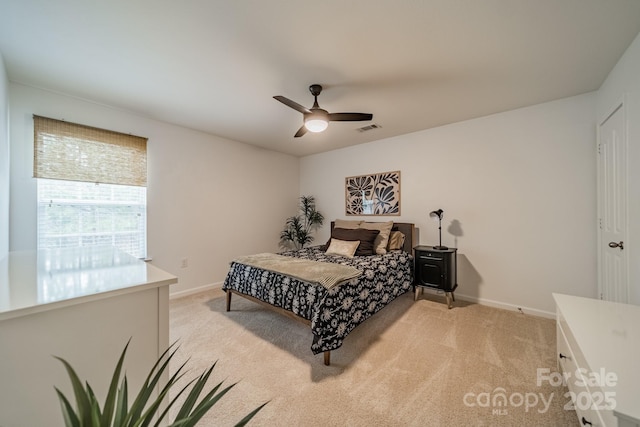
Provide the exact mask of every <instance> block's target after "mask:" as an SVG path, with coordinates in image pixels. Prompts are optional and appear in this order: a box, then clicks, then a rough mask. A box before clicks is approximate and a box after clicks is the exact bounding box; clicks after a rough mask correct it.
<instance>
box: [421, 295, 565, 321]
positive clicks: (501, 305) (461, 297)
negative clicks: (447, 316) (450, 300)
mask: <svg viewBox="0 0 640 427" xmlns="http://www.w3.org/2000/svg"><path fill="white" fill-rule="evenodd" d="M423 289H424V292H429V293H431V294H434V295H444V292H442V291H438V290H433V289H429V288H423ZM454 296H455V298H456V300H462V301H467V302H472V303H475V304H480V305H486V306H487V307H494V308H501V309H503V310H509V311H517V312H519V313H522V314H529V315H531V316H538V317H545V318H547V319H555V318H556V313H554V312H549V311H544V310H538V309H536V308H531V307H526V306H524V305H515V304H508V303H505V302H500V301H494V300H490V299H486V298H477V297H472V296H468V295H461V294H458V293H454ZM454 306H455V303H454Z"/></svg>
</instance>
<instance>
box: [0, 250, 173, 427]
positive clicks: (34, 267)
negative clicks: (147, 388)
mask: <svg viewBox="0 0 640 427" xmlns="http://www.w3.org/2000/svg"><path fill="white" fill-rule="evenodd" d="M176 281H177V279H176V278H175V277H174V276H172V275H170V274H168V273H166V272H164V271H162V270H160V269H158V268H155V267H154V266H152V265H149V264H147V263H144V262H142V261H140V260H138V259H135V258H133V257H131V256H129V255H127V254H123V253H121V252H118V251H117V250H114V249H112V248H103V249H99V250H98V249H90V250H81V251H78V250H67V251H39V252H14V253H10V254H9V257H8V258H6V259H4V260H2V261H0V426H2V427H18V426H62V425H64V422H63V421H64V420H63V418H62V412H61V410H60V404H59V401H58V397H57V396H56V393H55V390H54V386H56V387H58V388H59V389H61V390H62V391H63V392H64V393H65V394H66V395H67V397H68V398H70V399H71V400H72V401H73V392H72V389H71V386H70V383H69V379H68V377H67V374H66V372H65V370H64V367H63V366H62V364H61V363H60V362H59V361H57V360H56V359H54V358H53V355H56V356H60V357H63V358H64V359H66V360H67V361H68V362H70V363H71V365H72V366H73V367H74V369H76V371H77V373H78V375H79V376H80V377H81V379H82V380H87V381H88V382H89V383H90V384H91V386H92V388H93V389H94V391H95V392H96V395H97V397H98V399H99V401H100V402H101V403H102V402H103V401H104V393H106V390H107V389H108V387H109V379H110V377H111V374H112V373H113V369H114V367H115V365H116V363H117V361H118V357H119V355H120V353H121V352H122V349H123V348H124V345H125V344H126V342H127V341H128V340H129V338H131V344H130V346H129V350H128V352H127V357H126V359H125V369H126V371H127V379H128V380H129V390H130V392H137V390H138V388H139V386H140V385H141V384H142V383H143V382H144V379H145V377H146V375H147V373H148V372H149V369H150V368H151V366H153V363H154V362H155V361H156V360H157V359H158V357H159V356H160V354H161V353H162V352H163V351H164V350H165V349H166V348H167V346H168V344H169V285H170V284H172V283H176Z"/></svg>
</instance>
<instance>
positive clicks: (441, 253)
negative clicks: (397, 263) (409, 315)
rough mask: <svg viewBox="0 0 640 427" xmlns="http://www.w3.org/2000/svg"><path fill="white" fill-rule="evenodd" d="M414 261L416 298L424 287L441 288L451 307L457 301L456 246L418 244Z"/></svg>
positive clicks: (415, 298)
mask: <svg viewBox="0 0 640 427" xmlns="http://www.w3.org/2000/svg"><path fill="white" fill-rule="evenodd" d="M413 250H414V251H415V255H414V257H415V261H414V278H415V279H414V280H415V282H414V287H415V296H414V300H417V299H418V295H419V293H420V292H422V291H423V288H425V287H427V288H432V289H439V290H441V291H443V292H444V294H445V297H446V298H447V306H448V307H449V308H451V306H452V302H453V301H455V300H456V299H455V297H454V295H453V291H455V290H456V288H457V287H458V283H457V262H456V261H457V252H458V249H456V248H448V249H436V248H434V247H433V246H422V245H420V246H416V247H415V248H413Z"/></svg>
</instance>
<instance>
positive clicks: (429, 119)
mask: <svg viewBox="0 0 640 427" xmlns="http://www.w3.org/2000/svg"><path fill="white" fill-rule="evenodd" d="M639 31H640V1H638V0H401V1H398V0H323V1H308V0H199V1H196V0H182V1H179V0H105V1H87V0H0V52H1V53H2V56H3V57H4V61H5V66H6V68H7V72H8V75H9V79H10V80H11V81H13V82H17V83H22V84H26V85H33V86H37V87H41V88H45V89H50V90H54V91H58V92H62V93H66V94H70V95H73V96H77V97H80V98H85V99H89V100H92V101H97V102H99V103H104V104H107V105H111V106H115V107H118V108H123V109H126V110H130V111H133V112H136V113H138V114H142V115H144V116H147V117H151V118H155V119H158V120H162V121H166V122H170V123H175V124H178V125H182V126H185V127H189V128H193V129H198V130H201V131H204V132H208V133H211V134H215V135H219V136H222V137H226V138H229V139H232V140H236V141H241V142H246V143H248V144H253V145H257V146H262V147H265V148H269V149H273V150H277V151H280V152H284V153H290V154H293V155H296V156H303V155H308V154H312V153H319V152H323V151H328V150H332V149H335V148H339V147H345V146H349V145H354V144H360V143H364V142H369V141H373V140H377V139H381V138H386V137H391V136H395V135H401V134H406V133H409V132H414V131H418V130H422V129H427V128H431V127H434V126H439V125H443V124H447V123H453V122H457V121H461V120H466V119H470V118H474V117H480V116H484V115H487V114H492V113H496V112H500V111H506V110H510V109H513V108H518V107H522V106H527V105H533V104H537V103H540V102H545V101H550V100H553V99H558V98H563V97H567V96H572V95H577V94H581V93H585V92H590V91H593V90H597V89H598V88H599V87H600V85H601V84H602V82H603V81H604V79H605V78H606V76H607V74H608V72H609V71H610V70H611V69H612V67H613V66H614V65H615V63H616V62H617V61H618V59H619V58H620V56H621V55H622V54H623V52H624V50H625V49H626V48H627V47H628V45H629V44H630V43H631V41H632V40H633V39H634V37H635V36H636V35H637V34H638V32H639ZM313 83H319V84H322V85H323V86H324V91H323V92H322V94H321V95H320V97H319V99H318V101H319V104H320V106H321V107H323V108H325V109H327V110H328V111H329V112H343V111H348V112H365V113H373V121H372V122H332V123H331V124H330V126H329V129H327V130H326V131H325V132H324V133H321V134H310V133H307V134H306V135H305V136H303V137H302V138H295V139H294V138H293V135H294V133H295V132H296V131H297V129H298V128H299V127H300V125H301V123H302V115H301V114H300V113H298V112H296V111H294V110H292V109H290V108H288V107H286V106H285V105H283V104H281V103H280V102H278V101H276V100H274V99H273V98H272V97H273V96H274V95H283V96H285V97H287V98H290V99H292V100H294V101H296V102H298V103H299V104H302V105H304V106H307V107H310V106H311V105H312V103H313V97H312V96H311V94H310V93H309V91H308V87H309V85H310V84H313ZM370 123H376V124H378V125H380V126H381V128H380V129H376V130H372V131H369V132H364V133H361V132H358V131H356V130H355V129H356V128H358V127H361V126H364V125H367V124H370Z"/></svg>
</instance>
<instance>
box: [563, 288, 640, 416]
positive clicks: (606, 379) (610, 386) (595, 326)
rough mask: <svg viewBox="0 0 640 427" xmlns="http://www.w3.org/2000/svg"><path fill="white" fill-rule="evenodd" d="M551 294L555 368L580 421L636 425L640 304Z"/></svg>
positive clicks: (639, 387)
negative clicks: (554, 319) (561, 378)
mask: <svg viewBox="0 0 640 427" xmlns="http://www.w3.org/2000/svg"><path fill="white" fill-rule="evenodd" d="M553 297H554V299H555V302H556V308H557V327H556V333H557V358H558V359H557V360H558V368H559V369H560V371H561V372H562V374H563V376H564V378H565V383H566V384H567V387H568V388H569V394H570V397H571V399H572V401H573V402H572V403H573V406H574V407H575V410H576V413H577V414H578V419H579V421H580V424H581V425H587V426H588V425H591V426H612V427H615V426H619V427H640V369H638V356H639V355H640V307H638V306H634V305H629V304H620V303H614V302H609V301H601V300H596V299H591V298H583V297H575V296H569V295H560V294H553Z"/></svg>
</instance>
